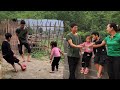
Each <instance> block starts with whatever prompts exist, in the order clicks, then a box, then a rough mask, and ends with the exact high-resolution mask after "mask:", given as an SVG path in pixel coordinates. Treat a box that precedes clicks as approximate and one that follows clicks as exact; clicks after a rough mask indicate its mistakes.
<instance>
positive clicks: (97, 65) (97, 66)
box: [95, 64, 99, 72]
mask: <svg viewBox="0 0 120 90" xmlns="http://www.w3.org/2000/svg"><path fill="white" fill-rule="evenodd" d="M95 67H96V69H97V72H98V70H99V64H95Z"/></svg>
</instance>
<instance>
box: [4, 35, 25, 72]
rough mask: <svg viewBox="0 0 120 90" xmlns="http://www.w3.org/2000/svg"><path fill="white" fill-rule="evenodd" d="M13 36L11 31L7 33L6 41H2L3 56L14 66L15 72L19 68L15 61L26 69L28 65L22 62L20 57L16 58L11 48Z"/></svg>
mask: <svg viewBox="0 0 120 90" xmlns="http://www.w3.org/2000/svg"><path fill="white" fill-rule="evenodd" d="M11 37H12V35H11V34H10V33H6V34H5V41H3V42H2V55H3V58H4V59H5V60H6V61H7V62H8V63H10V64H11V65H12V66H13V68H14V70H15V72H17V69H16V66H15V64H14V63H17V64H18V65H20V67H21V69H22V70H23V71H24V70H25V69H26V65H22V64H20V63H19V59H17V58H16V56H15V55H14V53H13V51H12V50H11V47H10V44H9V42H10V40H11Z"/></svg>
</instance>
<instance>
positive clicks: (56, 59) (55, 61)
mask: <svg viewBox="0 0 120 90" xmlns="http://www.w3.org/2000/svg"><path fill="white" fill-rule="evenodd" d="M60 58H61V57H54V59H53V62H52V65H51V66H52V71H54V70H55V66H56V69H57V70H58V65H59V61H60Z"/></svg>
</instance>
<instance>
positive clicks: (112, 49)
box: [2, 20, 120, 79]
mask: <svg viewBox="0 0 120 90" xmlns="http://www.w3.org/2000/svg"><path fill="white" fill-rule="evenodd" d="M70 27H71V32H70V33H68V34H67V36H66V41H67V42H68V50H67V58H68V64H69V72H70V75H69V79H76V77H75V71H76V66H77V64H78V62H79V60H80V59H81V58H82V60H81V68H80V73H82V74H88V73H89V71H90V70H89V66H90V62H91V58H93V60H94V64H95V67H96V70H97V77H98V78H101V77H102V75H103V73H102V71H103V68H104V65H105V64H106V65H107V73H108V76H109V79H120V60H119V59H120V33H119V32H118V26H117V25H116V24H115V23H109V24H108V25H107V28H106V31H107V33H108V34H109V35H108V36H107V37H106V38H105V39H102V38H101V37H100V35H99V33H98V32H92V33H91V35H87V36H86V41H85V42H82V40H81V38H80V36H79V35H78V34H77V30H78V25H77V24H76V23H72V24H71V25H70ZM27 34H28V29H27V28H26V27H25V21H24V20H21V22H20V27H19V28H17V29H16V36H17V41H18V50H19V53H20V55H21V56H22V59H23V62H26V60H25V58H24V53H23V51H22V46H23V45H24V46H25V47H26V48H27V50H28V57H27V61H28V62H30V57H31V56H30V53H31V48H30V45H29V43H28V41H27ZM11 37H12V35H11V34H10V33H6V34H5V41H3V43H2V55H3V58H4V59H5V60H6V61H7V62H8V63H10V64H11V65H12V66H13V68H14V69H15V71H16V72H17V69H16V67H15V64H14V63H17V64H18V65H20V67H21V69H22V70H25V69H26V65H25V64H21V63H20V62H19V61H20V60H19V59H18V58H17V57H16V56H15V54H14V52H13V51H12V50H11V48H10V40H11ZM50 46H51V54H50V63H51V73H54V72H55V67H56V71H58V66H59V61H60V59H61V54H62V55H64V53H63V52H62V51H61V50H60V49H59V48H58V47H57V42H56V41H52V42H51V43H50ZM82 51H83V52H84V53H81V52H82ZM80 53H81V54H80Z"/></svg>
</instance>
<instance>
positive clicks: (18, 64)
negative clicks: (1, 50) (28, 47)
mask: <svg viewBox="0 0 120 90" xmlns="http://www.w3.org/2000/svg"><path fill="white" fill-rule="evenodd" d="M18 65H20V67H21V69H22V70H25V68H24V67H23V66H22V64H20V63H19V62H18Z"/></svg>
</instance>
